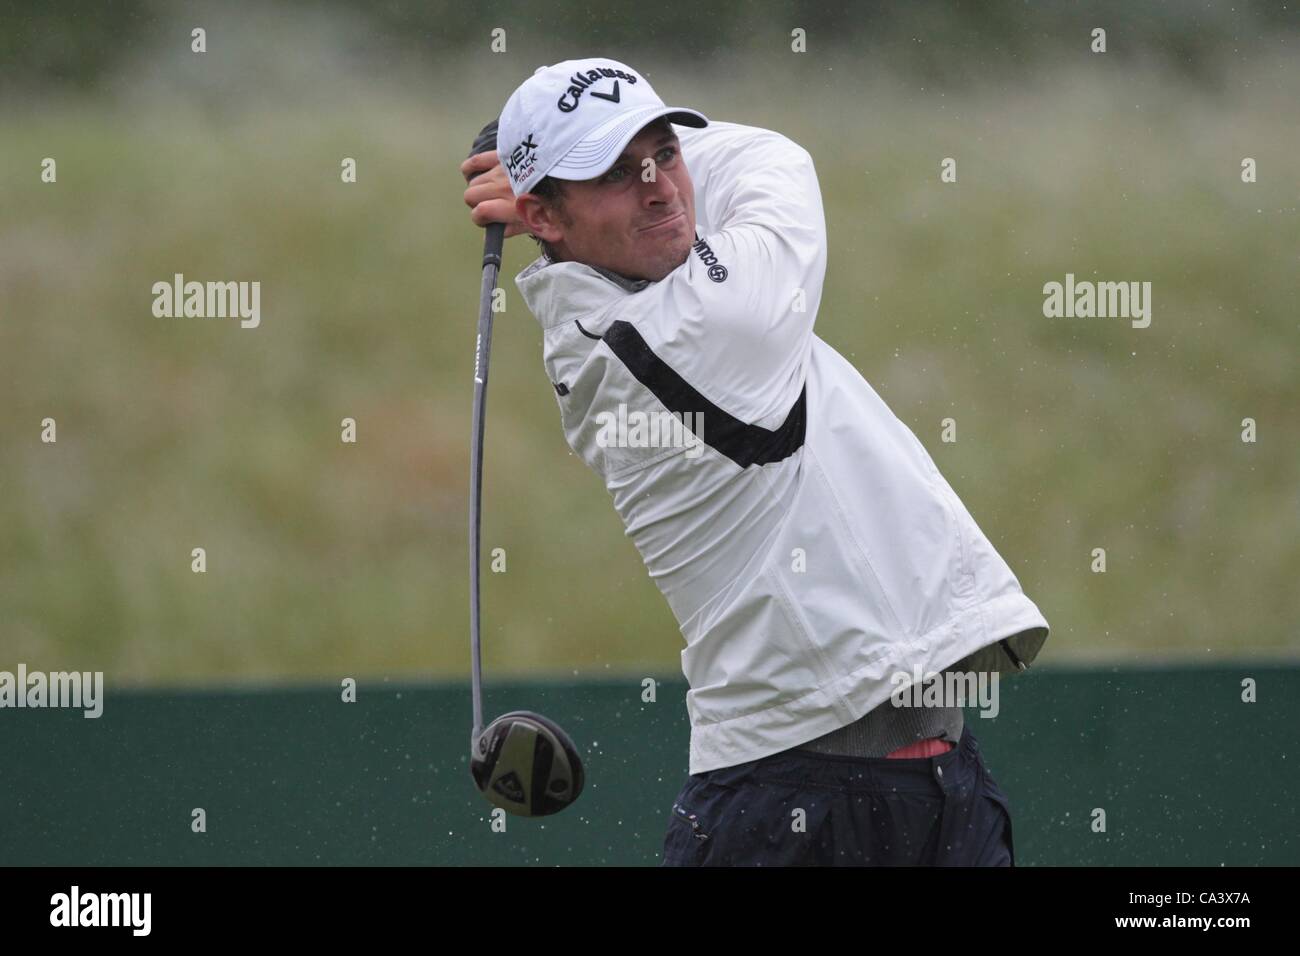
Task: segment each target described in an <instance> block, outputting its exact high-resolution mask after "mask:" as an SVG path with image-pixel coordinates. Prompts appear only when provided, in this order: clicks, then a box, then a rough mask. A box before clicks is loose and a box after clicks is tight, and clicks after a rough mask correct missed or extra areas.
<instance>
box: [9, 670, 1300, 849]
mask: <svg viewBox="0 0 1300 956" xmlns="http://www.w3.org/2000/svg"><path fill="white" fill-rule="evenodd" d="M1244 678H1253V679H1254V680H1255V681H1256V683H1257V688H1258V691H1257V692H1258V703H1243V702H1242V701H1241V694H1242V689H1241V684H1242V680H1243V679H1244ZM1001 690H1002V695H1001V713H1000V715H999V716H998V717H997V718H996V719H993V720H987V719H981V718H979V717H978V714H977V711H975V710H968V711H967V720H968V724H969V725H970V726H971V727H972V729H973V731H974V732H975V734H976V735H977V736H978V737H979V739H980V740H981V742H982V750H983V753H984V757H985V760H986V762H987V764H988V766H989V769H990V771H991V772H992V773H993V775H994V777H995V778H996V779H997V780H998V781H999V783H1000V784H1001V786H1002V788H1003V789H1004V790H1005V791H1006V792H1007V794H1008V795H1009V796H1010V798H1011V806H1012V811H1013V815H1014V827H1015V831H1014V832H1015V842H1016V850H1017V862H1018V863H1020V864H1021V865H1049V864H1101V865H1121V866H1127V865H1136V864H1153V865H1174V864H1181V865H1200V866H1217V865H1219V864H1226V865H1229V866H1233V865H1250V864H1275V865H1276V864H1283V865H1293V864H1295V863H1296V862H1297V836H1296V834H1297V831H1300V826H1297V824H1298V822H1300V821H1298V820H1297V811H1296V801H1295V798H1294V794H1295V791H1296V785H1297V783H1300V754H1298V753H1296V752H1295V749H1294V743H1295V741H1296V739H1297V738H1296V727H1297V718H1300V705H1298V704H1297V701H1300V669H1297V668H1294V667H1279V666H1276V665H1268V666H1260V665H1254V664H1249V663H1243V664H1241V665H1240V666H1217V667H1214V668H1205V669H1190V668H1177V669H1136V670H1135V669H1125V670H1091V671H1070V670H1050V669H1037V668H1036V669H1034V670H1033V671H1031V672H1030V673H1028V674H1025V675H1023V676H1019V677H1016V678H1014V679H1012V680H1008V681H1005V682H1003V684H1002V688H1001ZM684 692H685V687H684V685H683V684H682V683H681V681H680V679H678V680H666V681H662V682H661V683H660V684H659V687H658V694H657V696H658V701H657V703H653V704H645V703H642V702H641V684H640V680H639V679H637V678H629V679H628V680H627V681H626V682H605V683H599V684H595V683H581V684H571V685H556V684H544V685H543V684H518V685H510V686H503V685H494V686H492V687H491V688H490V689H489V691H488V694H487V700H486V706H487V709H488V712H489V715H495V714H497V713H502V712H504V711H506V710H511V709H516V708H528V709H531V710H539V711H541V712H543V713H545V714H547V715H548V716H550V717H552V718H554V719H555V720H557V721H559V722H560V724H561V725H562V726H563V727H564V728H565V729H566V730H568V732H569V733H570V735H571V736H573V738H574V740H575V742H576V743H577V744H578V747H579V749H580V750H581V752H582V754H583V757H584V760H585V761H586V767H587V788H586V790H585V791H584V793H583V795H582V797H581V798H580V799H579V801H578V802H577V803H576V804H575V805H574V806H573V807H571V808H570V809H569V810H566V811H565V812H564V813H561V814H559V815H557V816H554V817H550V818H545V819H538V820H524V819H517V818H508V819H507V828H506V832H504V833H494V832H493V831H492V828H491V826H490V816H489V813H490V811H491V809H492V808H491V806H490V805H489V804H487V803H486V802H485V801H484V800H483V798H482V797H480V796H479V795H478V793H477V791H476V790H475V789H474V787H473V785H472V783H471V782H470V778H469V771H468V756H467V754H468V740H469V727H468V714H469V711H470V706H469V693H468V686H467V684H455V685H443V686H429V685H398V684H394V683H391V682H371V683H366V682H362V683H361V685H360V687H359V690H358V699H357V702H356V703H351V704H346V703H343V702H342V701H341V700H340V693H339V689H338V688H337V687H311V688H283V689H282V688H272V689H269V690H234V691H211V692H132V693H125V692H123V693H114V692H113V690H112V687H111V686H109V687H108V688H106V700H105V703H104V713H103V716H101V717H100V718H98V719H94V720H88V719H85V718H83V717H82V715H81V712H80V711H61V710H11V709H4V710H0V775H2V776H0V863H3V864H9V865H14V864H37V865H44V864H58V865H140V864H180V865H194V864H210V865H230V864H248V865H258V864H289V865H318V864H451V865H463V864H490V865H501V864H506V865H556V864H564V865H653V864H656V863H658V859H659V851H660V846H661V841H662V839H663V834H664V830H665V828H666V826H667V824H668V812H669V807H670V806H671V803H672V799H673V797H674V795H675V794H676V793H677V790H678V789H679V788H680V787H681V785H682V783H683V782H684V780H685V774H686V749H687V739H688V724H687V720H686V713H685V706H684V703H683V694H684ZM489 719H490V717H489ZM196 807H202V808H203V809H204V810H205V811H206V815H207V832H205V833H194V832H192V830H191V811H192V810H193V809H194V808H196ZM1096 807H1102V808H1104V809H1105V810H1106V814H1107V832H1105V833H1094V832H1092V830H1091V828H1090V821H1091V818H1092V817H1091V815H1092V811H1093V809H1094V808H1096Z"/></svg>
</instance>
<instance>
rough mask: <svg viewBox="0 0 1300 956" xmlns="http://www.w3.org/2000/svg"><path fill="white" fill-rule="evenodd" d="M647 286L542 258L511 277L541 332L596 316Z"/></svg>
mask: <svg viewBox="0 0 1300 956" xmlns="http://www.w3.org/2000/svg"><path fill="white" fill-rule="evenodd" d="M649 284H650V280H649V279H629V278H628V277H627V276H623V275H619V274H618V273H617V272H612V271H610V270H609V269H603V268H601V267H600V266H589V265H587V264H586V263H582V262H552V261H551V260H550V259H548V258H546V256H544V255H543V256H538V257H537V259H535V260H533V262H532V264H530V265H529V266H528V268H526V269H524V271H523V272H521V273H519V275H517V276H515V285H516V286H517V287H518V289H519V294H520V295H522V296H523V298H524V303H525V304H526V305H527V306H528V310H529V311H530V312H532V313H533V315H534V316H536V318H537V321H538V322H540V323H541V325H542V328H544V329H550V328H553V327H554V326H557V325H560V324H562V323H564V322H572V321H573V320H574V319H581V318H584V317H586V316H588V315H591V314H592V313H594V312H599V311H600V310H601V309H603V308H605V307H606V306H607V305H609V304H610V303H611V302H612V301H614V300H615V299H619V298H622V297H623V296H625V295H629V294H632V293H636V292H640V291H641V290H642V289H644V288H645V287H646V286H648V285H649Z"/></svg>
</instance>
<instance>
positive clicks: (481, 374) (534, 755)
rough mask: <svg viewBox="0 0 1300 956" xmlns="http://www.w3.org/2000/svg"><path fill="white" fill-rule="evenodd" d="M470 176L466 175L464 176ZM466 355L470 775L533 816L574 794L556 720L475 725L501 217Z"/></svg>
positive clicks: (479, 702) (479, 701)
mask: <svg viewBox="0 0 1300 956" xmlns="http://www.w3.org/2000/svg"><path fill="white" fill-rule="evenodd" d="M496 141H497V121H496V120H493V121H492V122H491V123H489V124H488V125H487V126H485V127H483V130H482V132H480V133H479V134H478V136H477V137H476V138H475V140H474V145H473V147H472V148H471V149H470V153H469V155H470V156H475V155H478V154H479V153H484V152H487V151H489V150H494V149H496ZM469 178H470V177H466V179H467V180H468V179H469ZM486 231H487V236H486V239H485V240H484V243H483V283H482V287H481V291H480V294H479V313H478V338H477V341H476V344H475V355H474V412H473V419H472V421H471V426H470V429H471V441H472V443H473V447H472V451H471V454H470V466H469V467H470V478H469V484H470V492H469V495H470V498H469V526H470V533H469V559H470V564H469V589H470V594H469V605H470V654H471V664H470V669H471V678H470V682H471V691H472V694H473V699H474V726H473V729H472V731H471V732H470V764H469V766H470V774H471V776H473V778H474V784H475V786H477V787H478V789H479V792H480V793H482V794H483V796H484V797H486V798H487V800H488V801H489V802H491V803H493V804H495V805H496V806H498V807H501V808H502V809H504V810H505V811H506V812H508V813H513V814H515V815H517V816H524V817H540V816H546V815H548V814H552V813H558V812H559V811H561V810H563V809H564V808H565V807H567V806H568V805H569V804H571V803H572V802H573V801H574V800H576V799H577V798H578V794H580V793H582V782H583V773H582V761H581V760H580V759H579V758H578V751H577V748H576V747H574V745H573V741H572V740H570V739H569V735H568V734H566V733H565V732H564V731H563V730H561V729H560V727H559V725H558V724H556V723H554V722H553V721H550V720H548V719H546V718H545V717H543V716H542V715H541V714H535V713H532V712H531V711H526V710H515V711H511V712H510V713H508V714H502V715H501V716H500V717H498V718H497V719H496V720H494V721H492V723H491V724H489V725H488V726H487V728H486V729H484V728H483V675H482V664H481V640H480V630H479V527H480V517H481V514H482V501H483V422H484V416H485V413H486V409H487V380H488V356H489V352H490V351H491V347H492V292H493V290H494V289H495V288H496V283H497V272H498V271H499V270H500V268H501V248H502V246H503V245H504V243H505V232H506V227H505V224H504V223H499V222H494V223H490V224H489V225H488V226H487V230H486Z"/></svg>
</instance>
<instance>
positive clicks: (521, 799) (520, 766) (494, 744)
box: [469, 710, 583, 817]
mask: <svg viewBox="0 0 1300 956" xmlns="http://www.w3.org/2000/svg"><path fill="white" fill-rule="evenodd" d="M469 769H470V773H471V774H472V775H473V777H474V783H475V785H476V786H477V787H478V789H479V792H480V793H482V794H483V796H484V797H486V798H487V799H488V801H490V802H491V803H494V804H496V805H497V806H498V807H501V808H502V809H504V810H505V811H506V812H507V813H513V814H515V815H516V816H521V817H544V816H547V815H548V814H552V813H559V812H560V811H561V810H563V809H564V808H565V807H567V806H568V805H569V804H571V803H572V802H573V801H574V800H576V799H578V794H580V793H582V781H583V774H582V761H581V760H580V759H579V758H578V750H577V748H576V747H574V746H573V741H572V740H570V739H569V735H568V734H566V733H565V732H564V731H563V730H561V729H560V727H559V725H558V724H556V723H555V722H553V721H550V720H547V719H546V718H545V717H543V716H542V715H541V714H535V713H533V712H532V711H528V710H515V711H511V712H510V713H508V714H502V715H501V716H500V717H498V718H497V719H496V720H494V721H492V723H490V724H488V725H487V727H486V728H485V729H484V731H483V732H482V733H481V734H479V736H478V739H477V740H475V741H474V744H473V752H472V753H471V754H470V761H469Z"/></svg>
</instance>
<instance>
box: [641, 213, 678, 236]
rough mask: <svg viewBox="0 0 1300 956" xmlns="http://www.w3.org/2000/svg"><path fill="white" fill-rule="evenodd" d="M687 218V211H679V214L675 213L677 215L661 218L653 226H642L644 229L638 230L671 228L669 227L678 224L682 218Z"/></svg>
mask: <svg viewBox="0 0 1300 956" xmlns="http://www.w3.org/2000/svg"><path fill="white" fill-rule="evenodd" d="M685 218H686V213H685V212H679V213H678V214H677V215H675V216H669V217H668V218H667V219H661V220H659V221H658V222H656V223H655V224H654V225H652V226H646V227H644V228H642V229H638V230H637V232H657V231H658V230H660V229H669V228H673V227H675V226H676V225H677V223H678V222H680V221H681V220H682V219H685Z"/></svg>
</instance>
